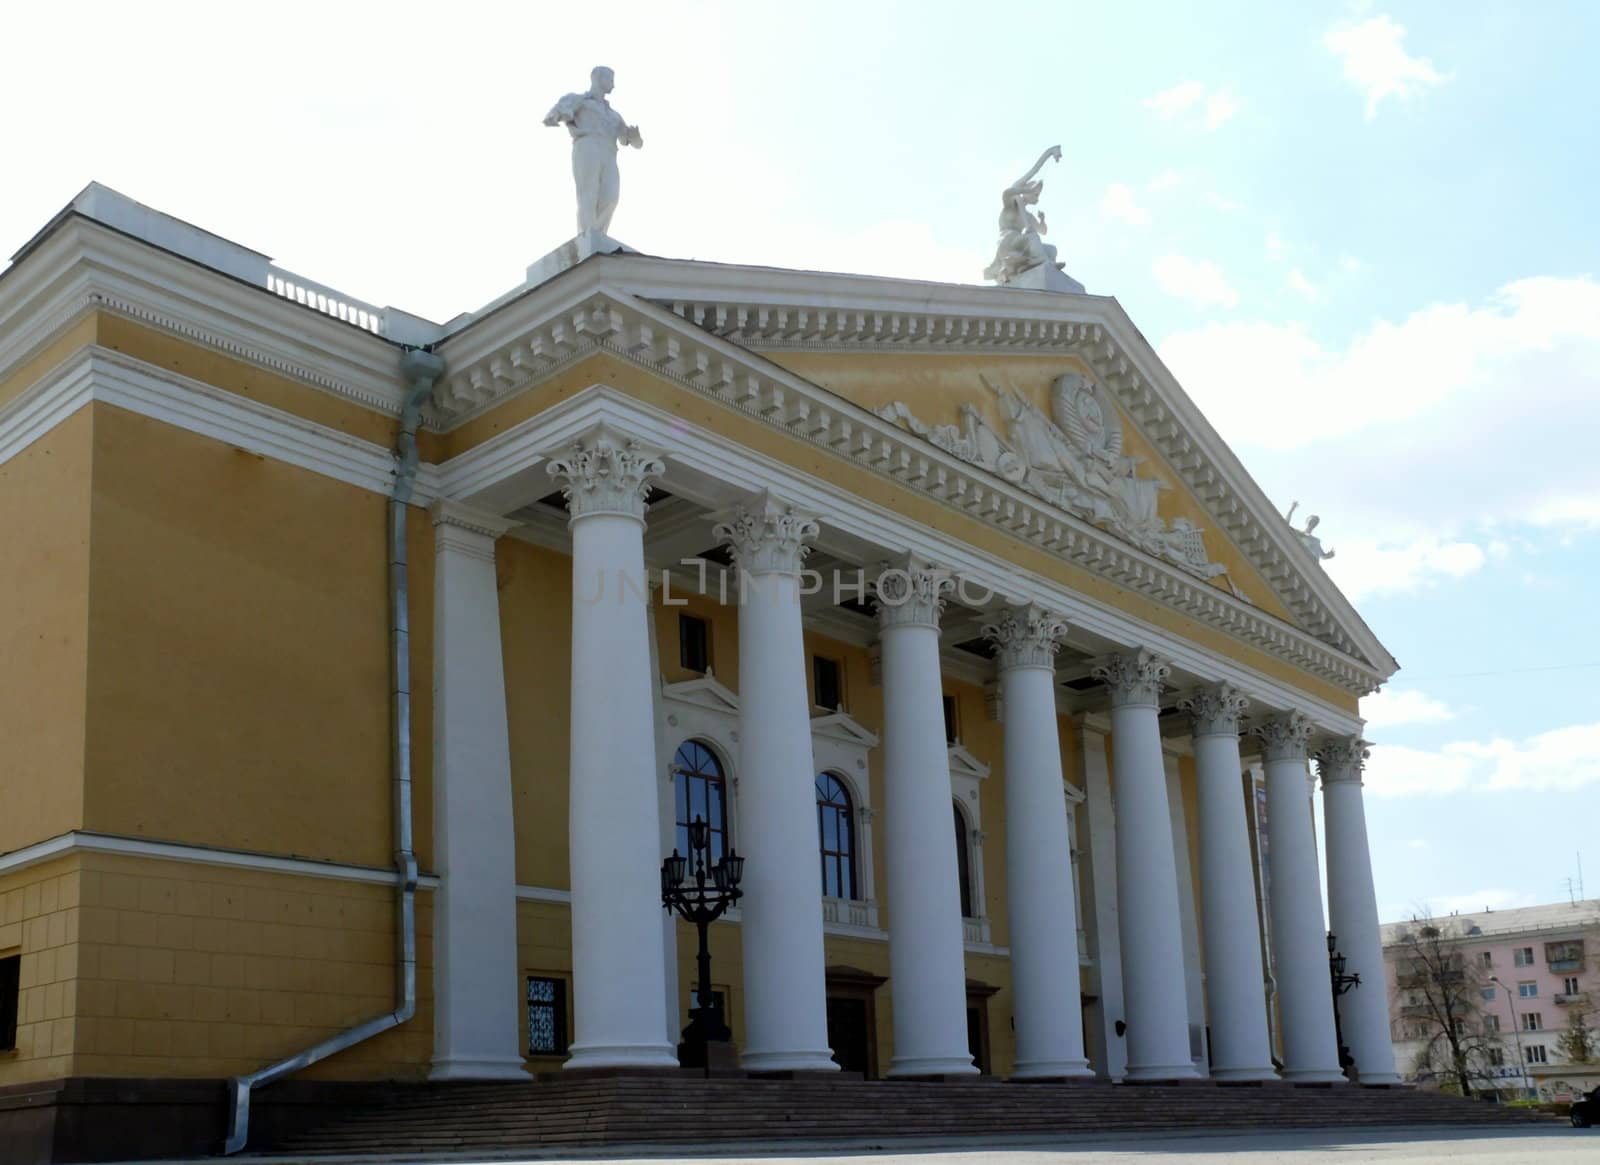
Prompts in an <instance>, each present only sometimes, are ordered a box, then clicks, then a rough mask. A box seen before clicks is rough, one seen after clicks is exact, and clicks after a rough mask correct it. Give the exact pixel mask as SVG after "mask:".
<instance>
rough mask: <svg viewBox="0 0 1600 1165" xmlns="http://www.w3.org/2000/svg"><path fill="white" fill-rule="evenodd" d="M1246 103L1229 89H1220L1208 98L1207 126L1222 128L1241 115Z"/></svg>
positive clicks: (1209, 127)
mask: <svg viewBox="0 0 1600 1165" xmlns="http://www.w3.org/2000/svg"><path fill="white" fill-rule="evenodd" d="M1242 108H1244V103H1243V102H1242V101H1240V100H1239V99H1238V98H1237V97H1235V96H1234V95H1233V94H1232V93H1229V92H1228V91H1227V90H1225V89H1223V90H1218V91H1217V92H1216V93H1213V94H1211V96H1209V97H1207V98H1206V116H1205V126H1206V128H1207V129H1221V128H1222V127H1223V126H1225V125H1227V124H1228V123H1229V122H1230V121H1232V120H1233V119H1234V118H1235V117H1237V116H1238V115H1239V110H1240V109H1242Z"/></svg>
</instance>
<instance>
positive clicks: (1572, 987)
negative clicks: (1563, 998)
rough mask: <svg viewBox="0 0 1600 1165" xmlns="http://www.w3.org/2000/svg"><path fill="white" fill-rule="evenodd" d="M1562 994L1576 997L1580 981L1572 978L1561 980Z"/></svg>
mask: <svg viewBox="0 0 1600 1165" xmlns="http://www.w3.org/2000/svg"><path fill="white" fill-rule="evenodd" d="M1561 993H1562V994H1563V995H1576V994H1577V993H1578V980H1577V979H1575V978H1571V977H1569V978H1566V979H1563V980H1561Z"/></svg>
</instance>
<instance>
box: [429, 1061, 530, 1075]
mask: <svg viewBox="0 0 1600 1165" xmlns="http://www.w3.org/2000/svg"><path fill="white" fill-rule="evenodd" d="M428 1079H429V1080H532V1079H533V1077H532V1076H530V1075H529V1074H528V1069H527V1066H526V1065H525V1064H523V1062H522V1057H521V1056H485V1057H481V1058H480V1057H473V1056H446V1057H444V1058H442V1059H438V1060H435V1061H434V1062H433V1067H432V1068H431V1069H429V1071H428Z"/></svg>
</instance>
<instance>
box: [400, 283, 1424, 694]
mask: <svg viewBox="0 0 1600 1165" xmlns="http://www.w3.org/2000/svg"><path fill="white" fill-rule="evenodd" d="M442 347H443V349H444V351H443V354H444V355H445V357H446V359H447V360H448V361H449V367H450V369H451V373H450V375H449V378H448V381H447V383H445V384H444V385H442V386H441V388H440V390H439V392H438V393H437V394H436V397H435V402H434V409H433V412H432V413H431V414H430V427H433V428H436V429H440V430H443V431H446V432H448V431H451V430H452V429H453V428H455V427H457V426H460V425H463V424H466V423H468V422H469V421H471V420H473V419H474V418H476V417H480V416H483V415H484V414H485V413H486V412H488V411H490V410H491V409H493V408H495V407H497V405H498V403H499V402H501V401H504V400H506V399H507V398H508V397H510V396H512V395H515V394H516V393H519V392H521V391H523V390H524V389H526V388H528V387H530V386H531V385H533V384H535V383H538V382H539V381H540V380H542V379H543V378H544V377H546V376H549V375H551V374H553V372H554V371H555V370H558V369H560V368H563V367H566V366H568V365H570V363H571V361H573V360H574V359H577V358H579V357H581V356H582V355H583V354H584V353H585V352H589V351H604V352H607V353H611V354H613V355H617V356H621V357H623V358H625V359H627V360H630V361H632V362H634V363H636V364H638V365H640V366H643V367H647V368H649V369H651V370H653V371H655V372H657V373H658V374H659V375H661V376H662V377H664V378H665V379H668V380H670V381H672V382H674V383H676V384H679V385H681V386H684V387H686V388H688V389H690V390H691V391H695V392H699V393H702V394H705V395H707V396H710V397H712V398H714V399H717V400H720V401H723V402H725V403H726V404H728V405H730V406H732V407H734V408H736V409H738V410H740V411H741V412H744V413H746V414H748V415H751V416H755V417H758V418H761V419H762V420H763V421H765V422H766V423H768V424H770V425H772V426H773V427H775V428H777V429H781V430H783V431H785V432H787V433H789V434H791V435H794V436H796V437H798V438H800V439H802V440H804V441H807V442H810V443H812V444H815V445H818V446H821V447H822V448H825V449H828V450H830V451H832V452H833V453H835V454H837V455H839V456H842V457H846V458H849V459H850V460H853V461H856V462H859V463H861V464H863V465H865V466H867V467H868V468H871V469H873V470H875V471H877V472H879V473H882V474H885V475H888V476H889V477H892V478H894V479H895V480H896V481H898V482H899V483H901V484H902V485H904V486H906V487H908V488H912V489H916V490H920V491H923V492H925V493H927V494H929V495H930V496H932V497H934V498H936V499H938V500H940V501H942V502H944V503H946V504H948V505H951V506H953V507H955V508H956V509H958V510H959V511H961V512H962V513H963V514H965V515H967V516H969V517H974V518H978V519H980V520H984V521H987V522H990V523H992V524H993V525H995V526H997V527H999V528H1001V529H1003V530H1005V531H1006V532H1007V533H1009V534H1012V535H1014V536H1016V537H1019V538H1023V539H1025V540H1026V541H1028V542H1030V543H1033V544H1034V545H1036V546H1038V547H1040V548H1042V549H1044V550H1045V551H1047V552H1049V553H1052V554H1055V555H1058V556H1060V557H1062V558H1064V559H1066V560H1068V561H1070V562H1072V563H1074V564H1076V565H1078V566H1081V567H1083V568H1084V569H1087V570H1089V571H1091V572H1093V573H1096V574H1099V575H1101V576H1104V577H1106V578H1108V579H1110V580H1112V581H1114V582H1115V583H1116V584H1117V585H1119V586H1122V587H1126V588H1128V589H1130V590H1133V591H1136V592H1138V593H1141V594H1143V595H1145V596H1148V597H1150V598H1152V599H1154V600H1156V601H1158V602H1161V603H1164V604H1167V605H1169V606H1171V607H1173V608H1174V609H1176V610H1178V611H1179V612H1180V613H1181V614H1182V615H1183V616H1184V617H1185V618H1189V619H1193V620H1196V621H1198V622H1200V623H1202V624H1205V625H1209V626H1212V627H1215V628H1216V629H1218V630H1222V631H1224V632H1226V633H1228V634H1230V635H1233V636H1236V637H1238V638H1240V639H1242V640H1244V641H1245V642H1247V643H1250V644H1252V645H1254V646H1256V647H1258V648H1261V649H1264V650H1266V651H1268V652H1271V653H1273V654H1276V655H1278V656H1280V657H1282V658H1283V659H1285V660H1286V661H1287V662H1290V663H1291V664H1293V665H1294V666H1296V667H1298V668H1302V669H1304V670H1306V671H1308V672H1310V673H1311V674H1313V675H1316V676H1319V677H1320V678H1323V679H1325V680H1330V681H1332V682H1334V683H1336V684H1338V685H1340V686H1342V687H1344V688H1345V689H1347V690H1349V691H1351V692H1353V693H1356V694H1361V693H1364V692H1367V691H1370V690H1372V689H1373V688H1374V687H1376V686H1377V684H1379V683H1381V682H1382V680H1383V679H1385V678H1387V676H1388V675H1389V674H1391V673H1392V672H1393V671H1394V670H1395V669H1396V667H1397V666H1398V665H1396V664H1395V662H1394V660H1393V659H1392V658H1391V657H1390V656H1389V654H1388V652H1387V651H1386V650H1385V649H1384V648H1383V646H1382V644H1381V643H1379V642H1378V640H1377V639H1376V637H1375V636H1373V634H1372V632H1371V631H1370V629H1368V628H1367V626H1366V624H1365V623H1364V622H1363V621H1362V620H1361V618H1360V616H1359V615H1358V614H1357V613H1356V612H1355V610H1354V608H1353V607H1352V606H1351V604H1350V603H1349V602H1348V600H1346V599H1345V598H1344V596H1343V595H1342V594H1340V592H1339V591H1338V588H1337V587H1336V586H1334V584H1333V583H1332V581H1331V580H1330V579H1329V578H1328V577H1327V575H1326V574H1325V573H1324V572H1323V570H1322V569H1321V567H1320V565H1319V564H1318V563H1317V561H1316V560H1315V558H1314V557H1313V555H1312V554H1311V553H1310V552H1309V551H1308V549H1307V547H1306V545H1305V543H1304V542H1303V540H1302V538H1301V536H1300V534H1299V533H1298V532H1296V531H1295V530H1294V529H1293V528H1291V527H1290V526H1289V524H1288V523H1287V522H1286V521H1285V520H1284V518H1283V517H1282V516H1281V515H1280V514H1279V513H1278V512H1277V511H1276V510H1275V509H1274V508H1273V506H1272V504H1271V502H1270V501H1269V500H1268V499H1267V498H1266V496H1265V495H1264V494H1263V493H1262V491H1261V490H1260V488H1259V487H1258V486H1257V485H1256V484H1255V482H1254V481H1253V480H1252V479H1251V478H1250V477H1249V475H1248V474H1247V473H1246V472H1245V471H1244V469H1243V467H1242V466H1241V465H1240V464H1239V463H1238V461H1237V459H1236V458H1235V457H1234V456H1233V454H1232V452H1231V451H1230V450H1229V449H1228V448H1227V446H1226V444H1224V443H1223V442H1222V440H1221V439H1220V437H1218V436H1217V434H1216V433H1215V431H1214V430H1213V429H1212V428H1211V426H1210V425H1209V423H1208V422H1207V421H1206V420H1205V418H1204V417H1203V416H1202V415H1201V414H1200V412H1199V410H1198V409H1196V408H1195V406H1194V404H1193V402H1192V401H1190V400H1189V399H1188V397H1187V395H1186V394H1185V393H1184V392H1183V390H1182V389H1181V387H1179V386H1178V384H1177V382H1176V381H1175V380H1174V379H1173V377H1172V375H1171V373H1170V372H1168V371H1167V369H1166V368H1165V366H1164V365H1162V363H1161V361H1160V360H1159V358H1158V357H1157V356H1156V354H1155V352H1154V351H1153V350H1152V349H1151V348H1150V347H1149V345H1148V343H1147V342H1146V341H1145V340H1144V338H1143V337H1142V336H1141V335H1140V334H1139V332H1138V330H1137V328H1135V327H1134V325H1133V324H1132V322H1131V321H1130V320H1129V319H1128V318H1127V316H1126V314H1125V313H1123V311H1122V309H1121V307H1120V306H1119V305H1118V304H1117V303H1116V302H1115V301H1114V300H1111V299H1107V298H1103V297H1095V296H1080V295H1064V294H1052V293H1044V292H1037V291H1018V290H1013V289H1007V288H986V287H970V286H958V285H946V284H929V283H914V282H910V281H900V280H885V279H869V278H865V277H859V276H843V275H823V274H815V273H808V272H792V271H780V270H771V269H764V268H739V267H728V266H722V265H717V264H710V263H698V262H680V261H675V260H663V259H655V258H649V257H646V256H641V255H626V256H597V257H595V258H593V259H591V260H590V261H589V262H586V263H584V264H582V265H580V266H579V267H577V268H574V269H573V270H571V271H568V272H566V273H564V274H562V275H561V276H559V277H558V278H556V279H553V280H551V281H549V282H548V283H546V284H544V285H542V286H540V287H538V288H536V289H534V290H532V291H531V292H529V293H528V294H526V295H524V296H522V297H521V298H519V299H516V300H513V301H511V302H509V303H508V304H507V305H506V306H505V307H503V308H501V309H498V310H497V311H496V312H494V313H491V314H490V315H488V316H485V317H481V318H479V319H477V320H475V321H474V322H473V323H472V326H471V328H470V329H469V330H467V331H465V332H464V333H462V335H461V336H460V337H459V338H457V337H451V338H448V339H447V340H446V341H444V343H443V345H442ZM979 372H981V373H982V377H981V378H980V376H979V375H978V373H979ZM1063 378H1069V379H1067V380H1066V381H1065V382H1063ZM985 379H986V380H987V381H988V383H985ZM874 380H876V381H877V383H878V387H876V388H874V389H872V390H871V391H870V392H869V391H868V390H867V388H866V387H865V386H866V385H867V384H868V383H869V382H872V381H874ZM1071 393H1076V397H1075V398H1072V397H1070V395H1069V394H1071ZM1008 395H1009V397H1010V398H1011V399H1009V400H1008V399H1006V398H1007V396H1008ZM1072 399H1076V400H1077V401H1078V402H1079V403H1080V405H1081V408H1080V411H1079V412H1077V413H1076V414H1073V413H1065V412H1060V411H1059V410H1060V409H1061V408H1063V407H1065V405H1067V404H1070V403H1072ZM896 401H901V402H902V403H904V404H905V405H907V406H908V407H907V410H906V412H907V413H908V414H909V416H900V415H895V413H894V411H893V410H892V406H893V405H894V403H895V402H896ZM1018 402H1020V405H1021V407H1020V408H1018V407H1017V406H1018ZM964 403H975V404H976V405H977V407H976V409H975V413H976V419H978V420H981V421H982V422H983V427H984V428H987V429H988V430H989V432H991V433H993V434H994V435H996V436H997V437H999V438H1000V439H1001V440H1000V441H999V442H995V443H989V442H988V441H987V439H986V438H985V437H983V435H982V433H981V431H980V430H979V428H978V427H976V426H975V427H974V428H973V429H972V430H968V429H965V428H963V426H964V425H966V424H967V423H968V422H967V414H966V413H965V412H964V411H963V409H962V407H961V406H962V405H963V404H964ZM1091 406H1092V407H1091ZM1096 408H1098V410H1099V413H1100V416H1101V418H1102V419H1113V418H1114V420H1115V421H1116V424H1117V426H1118V427H1119V428H1120V431H1121V438H1122V441H1121V448H1120V449H1116V448H1114V447H1113V445H1114V442H1113V443H1101V444H1094V442H1096V441H1099V440H1100V437H1099V436H1097V435H1096V434H1095V433H1094V432H1093V430H1092V426H1090V427H1083V426H1082V425H1080V424H1079V423H1078V422H1083V421H1084V420H1085V417H1086V416H1087V417H1088V418H1090V419H1092V417H1093V414H1094V411H1095V409H1096ZM1002 410H1007V411H1002ZM1008 411H1009V412H1010V413H1017V412H1020V413H1021V414H1022V415H1023V421H1024V423H1023V425H1022V431H1019V432H1018V433H1013V431H1012V427H1011V423H1012V421H1013V420H1015V419H1016V418H1015V417H1014V416H1012V415H1008ZM912 417H914V418H915V420H916V422H917V426H920V427H922V428H923V430H924V431H923V432H921V433H919V432H917V431H916V426H913V425H912V423H911V418H912ZM935 431H938V432H940V433H941V439H939V440H935V439H933V438H932V437H931V436H930V434H931V433H933V432H935ZM972 434H976V436H974V443H973V444H972V445H970V446H962V445H958V443H957V441H956V438H964V437H967V436H969V435H972ZM946 436H947V437H949V438H951V439H949V440H945V439H943V438H944V437H946ZM1086 440H1087V441H1088V442H1089V443H1090V444H1089V445H1088V446H1087V447H1086V445H1085V441H1086ZM1002 444H1003V446H1004V447H1003V448H1002V447H1001V446H1002ZM1019 447H1021V448H1022V449H1023V455H1022V458H1021V459H1022V460H1023V461H1024V462H1025V465H1024V467H1023V468H1022V469H1021V471H1020V473H1019V469H1018V466H1017V465H1015V464H1014V463H1012V462H1011V461H1009V460H1007V459H1006V458H1005V457H1004V454H1006V453H1007V452H1010V453H1011V454H1012V455H1013V456H1015V455H1016V453H1017V450H1018V448H1019ZM1068 454H1070V455H1072V456H1067V455H1068ZM1073 456H1075V457H1077V458H1078V459H1079V460H1085V459H1086V458H1087V460H1085V464H1084V466H1079V465H1077V464H1075V463H1074V462H1073V461H1072V457H1073ZM1079 469H1084V470H1085V471H1084V472H1081V473H1080V472H1078V470H1079ZM1030 474H1031V475H1032V480H1031V481H1030V480H1028V479H1029V476H1030ZM1151 483H1154V484H1151ZM1025 485H1026V486H1028V487H1029V488H1024V486H1025Z"/></svg>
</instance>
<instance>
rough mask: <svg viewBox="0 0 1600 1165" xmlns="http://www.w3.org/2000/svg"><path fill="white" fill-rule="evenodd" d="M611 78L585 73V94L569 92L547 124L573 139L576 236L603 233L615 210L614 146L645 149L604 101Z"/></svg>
mask: <svg viewBox="0 0 1600 1165" xmlns="http://www.w3.org/2000/svg"><path fill="white" fill-rule="evenodd" d="M615 83H616V78H615V74H613V73H612V71H611V70H610V69H608V68H606V66H604V65H597V66H596V67H595V68H594V69H593V70H592V71H591V72H590V74H589V90H588V92H586V93H568V94H567V95H566V96H565V97H563V98H562V99H561V100H560V101H557V102H556V103H555V106H554V107H553V108H552V109H551V110H550V112H549V113H547V114H545V117H544V123H545V124H546V125H551V126H555V125H564V126H566V127H567V131H568V132H569V133H570V134H572V181H573V183H574V184H575V185H576V186H577V189H578V234H580V235H586V234H589V233H590V232H598V233H600V234H602V235H603V234H606V233H608V232H609V231H610V229H611V215H612V214H613V213H614V212H615V211H616V209H617V194H618V192H619V190H620V189H621V185H622V179H621V177H620V176H619V175H618V173H617V147H618V146H633V147H634V148H635V149H637V148H639V147H641V146H643V145H644V138H643V137H641V136H640V134H639V127H638V126H636V125H629V124H627V122H625V121H623V120H622V115H621V114H620V113H618V112H617V111H616V110H614V109H612V108H611V103H610V102H609V101H607V100H606V94H608V93H610V92H611V90H612V87H613V86H614V85H615Z"/></svg>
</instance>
